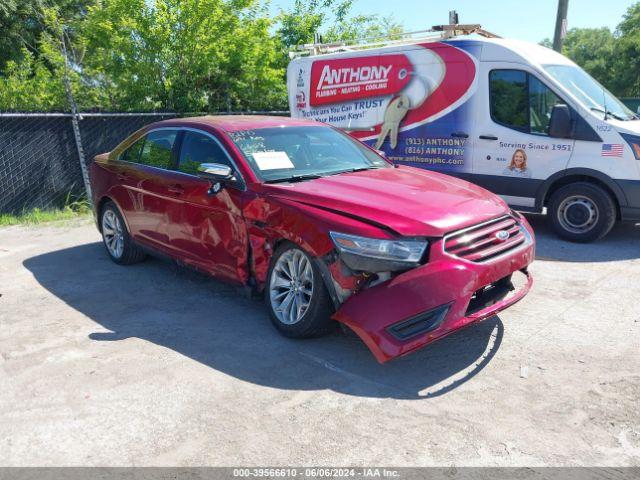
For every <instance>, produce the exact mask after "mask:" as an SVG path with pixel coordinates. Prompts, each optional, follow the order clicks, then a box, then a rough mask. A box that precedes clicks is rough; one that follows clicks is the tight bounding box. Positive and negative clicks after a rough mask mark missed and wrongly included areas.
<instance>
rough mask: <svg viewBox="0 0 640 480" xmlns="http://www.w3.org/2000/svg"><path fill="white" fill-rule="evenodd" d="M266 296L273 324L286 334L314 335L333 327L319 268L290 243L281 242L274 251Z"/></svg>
mask: <svg viewBox="0 0 640 480" xmlns="http://www.w3.org/2000/svg"><path fill="white" fill-rule="evenodd" d="M265 297H266V301H267V305H268V307H269V312H270V313H271V320H272V321H273V324H274V325H275V326H276V328H277V329H278V330H280V332H282V333H283V334H284V335H286V336H288V337H298V338H299V337H313V336H317V335H320V334H323V333H326V332H328V331H330V330H331V329H332V327H333V326H334V322H333V321H332V320H331V319H330V318H329V317H330V316H331V302H330V299H329V294H328V293H327V289H326V287H325V286H324V283H323V282H322V277H321V275H320V272H319V270H318V267H317V266H316V265H314V263H313V260H312V259H311V258H310V257H309V256H308V255H307V254H306V253H305V252H304V251H302V250H301V249H300V248H298V247H296V246H294V245H292V244H284V245H283V246H281V247H280V248H278V250H277V251H276V253H275V254H274V256H273V260H272V262H271V268H270V270H269V275H268V282H267V289H266V294H265Z"/></svg>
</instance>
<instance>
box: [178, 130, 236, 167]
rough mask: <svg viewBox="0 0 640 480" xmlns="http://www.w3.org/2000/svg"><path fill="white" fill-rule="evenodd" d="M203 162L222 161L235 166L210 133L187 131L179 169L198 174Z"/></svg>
mask: <svg viewBox="0 0 640 480" xmlns="http://www.w3.org/2000/svg"><path fill="white" fill-rule="evenodd" d="M202 163H221V164H223V165H228V166H229V167H231V168H233V165H231V162H230V161H229V157H228V156H227V154H226V153H225V152H224V150H223V149H222V147H221V146H220V145H219V144H218V142H216V141H215V140H214V139H213V138H211V137H209V136H208V135H204V134H202V133H196V132H185V134H184V138H183V139H182V147H181V148H180V160H179V162H178V170H179V171H181V172H183V173H189V174H191V175H196V174H197V173H198V167H199V166H200V164H202Z"/></svg>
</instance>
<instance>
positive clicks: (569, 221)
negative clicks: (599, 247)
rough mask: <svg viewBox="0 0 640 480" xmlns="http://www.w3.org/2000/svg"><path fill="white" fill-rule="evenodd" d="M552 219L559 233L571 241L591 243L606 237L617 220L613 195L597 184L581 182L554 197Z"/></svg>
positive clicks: (550, 205)
mask: <svg viewBox="0 0 640 480" xmlns="http://www.w3.org/2000/svg"><path fill="white" fill-rule="evenodd" d="M549 216H550V220H551V225H552V226H553V228H554V230H555V231H556V233H557V234H558V235H559V236H560V237H562V238H564V239H566V240H570V241H572V242H592V241H595V240H599V239H600V238H602V237H604V236H605V235H606V234H607V233H609V231H610V230H611V228H612V227H613V225H614V224H615V221H616V207H615V203H614V201H613V199H612V198H611V196H610V195H609V194H608V193H607V192H606V191H605V190H604V189H602V188H601V187H599V186H598V185H594V184H592V183H587V182H578V183H572V184H570V185H566V186H564V187H562V188H560V189H559V190H557V191H556V192H554V194H553V195H552V196H551V200H550V201H549Z"/></svg>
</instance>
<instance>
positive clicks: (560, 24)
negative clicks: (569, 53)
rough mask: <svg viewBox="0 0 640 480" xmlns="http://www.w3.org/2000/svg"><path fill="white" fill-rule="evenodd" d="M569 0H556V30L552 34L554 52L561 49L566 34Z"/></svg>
mask: <svg viewBox="0 0 640 480" xmlns="http://www.w3.org/2000/svg"><path fill="white" fill-rule="evenodd" d="M568 9H569V0H558V14H557V15H556V30H555V33H554V35H553V49H554V50H555V51H556V52H561V51H562V42H563V41H564V37H566V36H567V10H568Z"/></svg>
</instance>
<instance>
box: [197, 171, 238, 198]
mask: <svg viewBox="0 0 640 480" xmlns="http://www.w3.org/2000/svg"><path fill="white" fill-rule="evenodd" d="M198 176H199V177H200V178H203V179H205V180H209V181H210V182H211V187H210V188H209V195H215V194H216V193H218V192H220V190H222V189H223V188H224V184H225V183H226V182H228V181H229V180H233V170H231V167H229V166H228V165H223V164H222V163H201V164H200V166H199V167H198Z"/></svg>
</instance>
